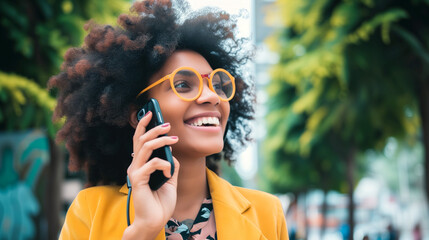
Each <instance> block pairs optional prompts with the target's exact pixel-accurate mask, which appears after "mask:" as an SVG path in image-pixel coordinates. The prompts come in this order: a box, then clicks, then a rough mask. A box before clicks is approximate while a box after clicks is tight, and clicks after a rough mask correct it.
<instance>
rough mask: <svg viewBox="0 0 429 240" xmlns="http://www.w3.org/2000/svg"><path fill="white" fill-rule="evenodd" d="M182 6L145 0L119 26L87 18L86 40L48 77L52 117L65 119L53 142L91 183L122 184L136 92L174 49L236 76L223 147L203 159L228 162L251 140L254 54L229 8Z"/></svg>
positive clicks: (72, 167) (128, 160) (212, 163)
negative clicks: (53, 93)
mask: <svg viewBox="0 0 429 240" xmlns="http://www.w3.org/2000/svg"><path fill="white" fill-rule="evenodd" d="M186 9H188V7H187V3H186V2H184V1H178V2H175V3H174V4H173V3H172V2H171V1H168V0H158V1H157V0H146V1H142V2H135V3H134V4H133V6H132V7H131V11H130V13H129V14H122V15H120V16H119V17H118V25H119V26H115V27H113V26H110V25H99V24H95V23H94V22H92V21H89V22H88V23H87V24H86V25H85V30H87V31H89V33H88V34H87V36H86V37H85V41H84V44H83V46H82V47H79V48H71V49H69V50H68V51H67V52H66V54H65V57H64V63H63V65H62V66H61V71H60V73H59V74H57V75H55V76H53V77H51V78H50V80H49V83H48V86H49V88H56V89H57V90H58V96H57V97H58V104H57V107H56V109H55V112H54V116H53V119H54V121H55V120H58V119H61V118H65V119H66V121H65V124H64V125H63V127H62V128H61V129H60V131H59V132H58V133H57V141H59V142H61V141H65V145H66V148H67V150H68V151H69V154H70V162H69V169H70V170H72V171H78V170H84V171H85V172H86V173H87V178H88V179H87V181H88V182H87V185H88V186H92V185H104V184H114V185H122V184H124V183H125V180H126V172H127V168H128V166H129V165H130V163H131V160H132V159H131V157H130V153H131V152H132V146H133V142H132V136H133V134H134V131H135V130H134V128H132V127H131V126H130V124H129V115H130V113H131V109H132V107H133V106H134V107H135V108H137V107H141V106H143V104H144V102H146V101H147V99H146V97H145V96H143V97H140V98H138V99H136V95H137V94H138V93H139V92H140V91H141V89H144V88H145V87H146V86H147V85H148V81H149V78H150V76H152V75H153V74H154V73H155V72H157V71H158V70H159V69H160V68H161V67H162V65H163V64H164V63H165V61H166V60H167V59H168V57H169V56H171V55H172V54H173V52H174V51H176V50H181V49H187V50H192V51H195V52H198V53H199V54H201V55H202V56H203V57H204V58H205V59H206V60H207V61H208V62H209V64H210V65H211V67H212V68H224V69H226V70H227V71H229V72H230V73H231V74H232V75H234V76H235V78H236V85H237V90H236V95H235V97H234V98H233V99H232V100H231V101H230V106H231V113H230V117H229V119H228V124H227V135H226V139H225V142H224V148H223V151H222V152H221V153H218V154H214V155H212V156H209V157H208V158H207V160H208V161H207V162H208V166H209V167H210V168H212V169H214V168H215V167H216V162H217V161H218V160H220V159H222V158H224V159H226V160H227V161H228V162H229V163H231V162H232V161H234V159H235V155H236V154H235V152H236V149H238V148H240V147H242V146H244V145H245V144H246V142H248V141H249V140H250V127H249V124H250V121H251V120H252V119H253V114H254V99H255V97H254V94H253V92H254V91H253V89H252V88H253V84H252V83H250V81H244V79H243V77H242V75H243V74H242V72H241V71H240V67H241V66H242V65H243V64H244V63H246V62H247V61H248V60H249V59H250V57H251V56H250V54H249V51H247V52H244V51H243V48H242V44H243V42H245V39H238V38H236V36H235V30H236V21H235V20H234V19H233V18H232V17H231V16H230V15H229V14H227V13H225V12H223V11H220V10H214V9H205V10H201V11H196V12H189V11H187V10H186Z"/></svg>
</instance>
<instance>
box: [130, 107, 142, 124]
mask: <svg viewBox="0 0 429 240" xmlns="http://www.w3.org/2000/svg"><path fill="white" fill-rule="evenodd" d="M137 111H138V109H137V108H136V107H135V106H131V107H130V116H129V118H128V122H129V123H130V125H131V127H133V128H134V129H135V128H137V124H138V123H139V121H138V120H137Z"/></svg>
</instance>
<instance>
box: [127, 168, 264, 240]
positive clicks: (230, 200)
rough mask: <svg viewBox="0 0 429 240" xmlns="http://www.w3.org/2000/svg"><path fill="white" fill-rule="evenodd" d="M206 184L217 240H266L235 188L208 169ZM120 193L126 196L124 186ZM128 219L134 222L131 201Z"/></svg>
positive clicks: (160, 239) (162, 235)
mask: <svg viewBox="0 0 429 240" xmlns="http://www.w3.org/2000/svg"><path fill="white" fill-rule="evenodd" d="M207 182H208V185H209V188H210V195H211V198H212V201H213V208H214V215H215V221H216V230H217V237H218V239H220V240H224V239H264V240H266V238H265V237H264V236H263V235H262V233H261V230H260V229H259V227H258V226H256V225H255V224H254V223H253V222H252V221H250V220H249V218H248V217H246V216H245V213H246V212H247V211H249V210H250V209H251V207H252V205H251V203H250V202H249V200H247V198H245V197H244V196H243V195H242V194H241V193H240V192H239V191H238V190H237V188H236V187H233V186H232V185H231V184H230V183H229V182H227V181H226V180H224V179H222V178H220V177H219V176H217V175H216V173H214V172H212V171H211V170H209V169H207ZM120 192H121V193H124V194H128V188H127V185H126V184H124V185H123V186H122V187H121V189H120ZM130 217H131V220H134V206H133V204H132V199H131V206H130ZM156 240H165V232H164V231H161V232H160V233H159V234H158V236H157V238H156Z"/></svg>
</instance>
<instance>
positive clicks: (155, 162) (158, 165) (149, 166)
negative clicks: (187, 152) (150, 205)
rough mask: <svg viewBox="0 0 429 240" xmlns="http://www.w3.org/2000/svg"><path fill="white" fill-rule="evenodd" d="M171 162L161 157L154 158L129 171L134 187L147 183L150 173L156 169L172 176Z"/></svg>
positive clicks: (168, 176) (167, 175)
mask: <svg viewBox="0 0 429 240" xmlns="http://www.w3.org/2000/svg"><path fill="white" fill-rule="evenodd" d="M170 169H171V164H170V163H169V162H168V161H166V160H163V159H160V158H153V159H151V161H149V162H147V163H146V164H145V165H143V166H142V167H140V168H138V169H136V170H134V171H132V172H130V173H129V176H130V181H131V185H132V187H133V188H134V187H136V186H142V185H147V184H148V183H149V178H150V175H151V174H152V173H153V172H155V171H156V170H160V171H162V172H163V173H164V176H165V177H167V178H170V177H171V176H170Z"/></svg>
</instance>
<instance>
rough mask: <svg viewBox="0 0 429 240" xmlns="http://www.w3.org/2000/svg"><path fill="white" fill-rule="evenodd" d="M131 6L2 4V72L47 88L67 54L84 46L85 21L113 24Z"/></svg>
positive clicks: (47, 1)
mask: <svg viewBox="0 0 429 240" xmlns="http://www.w3.org/2000/svg"><path fill="white" fill-rule="evenodd" d="M129 7H130V1H129V0H89V1H83V0H79V1H70V0H60V1H53V0H38V1H30V0H26V1H12V0H6V1H1V2H0V16H2V17H1V20H0V31H1V32H2V35H3V37H2V38H1V39H0V46H1V48H2V49H1V50H2V55H3V56H6V57H2V58H1V59H0V70H2V71H5V72H14V73H17V74H20V75H23V76H25V77H27V78H30V79H34V80H35V81H36V82H37V83H38V84H39V85H41V86H45V85H46V82H47V81H48V79H49V77H50V76H52V75H53V74H55V73H57V72H58V71H59V67H60V65H61V63H62V61H63V55H64V53H65V51H66V50H67V49H68V48H69V47H72V46H78V45H80V44H81V43H82V41H83V37H84V34H85V32H84V29H83V25H84V23H85V22H86V21H88V20H89V19H94V20H95V21H99V22H102V23H109V24H114V23H116V18H117V17H118V16H119V14H120V13H122V12H126V10H127V9H128V8H129Z"/></svg>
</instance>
